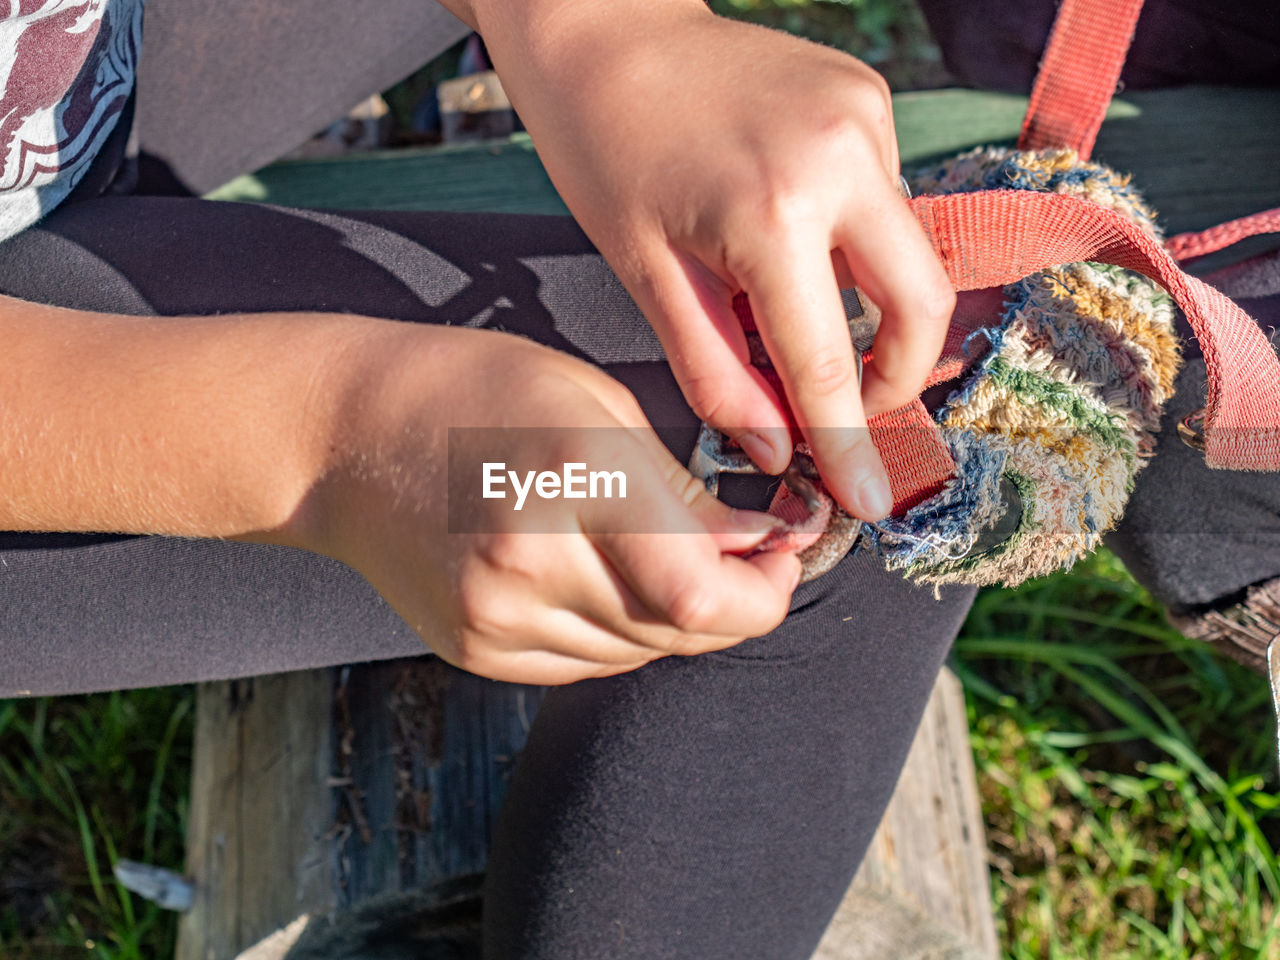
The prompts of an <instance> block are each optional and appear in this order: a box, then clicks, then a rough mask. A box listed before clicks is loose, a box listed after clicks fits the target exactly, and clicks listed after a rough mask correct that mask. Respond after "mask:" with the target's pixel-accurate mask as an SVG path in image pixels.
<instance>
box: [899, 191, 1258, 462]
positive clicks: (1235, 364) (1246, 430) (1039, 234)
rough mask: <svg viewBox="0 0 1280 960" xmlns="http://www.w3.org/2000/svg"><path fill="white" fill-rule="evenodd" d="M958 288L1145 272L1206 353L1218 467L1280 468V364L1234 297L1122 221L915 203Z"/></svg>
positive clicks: (1021, 200)
mask: <svg viewBox="0 0 1280 960" xmlns="http://www.w3.org/2000/svg"><path fill="white" fill-rule="evenodd" d="M909 203H910V206H911V208H912V211H913V212H914V213H915V215H916V217H917V218H918V219H919V221H920V223H921V225H922V226H923V227H924V229H925V233H926V234H927V235H928V236H929V239H930V241H931V242H932V243H933V246H934V249H935V250H936V251H937V253H938V256H939V258H940V259H941V260H942V264H943V266H944V267H945V268H946V271H947V274H948V275H949V276H950V278H951V283H952V286H954V288H955V289H956V290H979V289H985V288H987V287H994V286H1001V285H1004V284H1008V283H1013V282H1014V281H1016V280H1020V279H1021V278H1022V277H1025V276H1027V275H1028V274H1030V273H1034V272H1035V271H1037V270H1042V269H1044V268H1045V267H1048V266H1052V265H1054V264H1059V263H1074V262H1076V261H1079V260H1094V261H1099V262H1102V263H1112V264H1115V265H1116V266H1120V267H1124V268H1125V269H1128V270H1135V271H1137V272H1138V273H1142V274H1145V275H1146V276H1148V277H1150V278H1152V279H1153V280H1155V281H1157V282H1158V283H1160V284H1161V285H1162V286H1163V287H1164V288H1165V289H1166V290H1168V291H1169V293H1170V294H1171V295H1172V296H1173V298H1174V300H1175V301H1176V302H1177V304H1178V306H1179V307H1181V308H1182V311H1183V313H1184V314H1186V317H1187V320H1188V321H1189V322H1190V324H1191V326H1192V328H1193V329H1194V330H1195V334H1196V338H1197V339H1198V340H1199V342H1200V346H1201V348H1202V349H1203V351H1204V359H1205V365H1206V367H1207V371H1208V379H1209V390H1208V394H1209V395H1208V403H1207V405H1206V414H1205V431H1204V436H1205V460H1206V462H1207V463H1208V464H1209V466H1211V467H1221V468H1227V469H1236V470H1280V358H1277V357H1276V354H1275V352H1274V351H1273V350H1272V348H1271V344H1270V343H1269V342H1268V340H1267V338H1266V337H1265V336H1264V335H1263V333H1262V330H1261V329H1260V328H1259V327H1258V325H1257V324H1256V323H1255V322H1254V321H1253V320H1252V319H1251V318H1250V317H1249V315H1248V314H1246V313H1245V312H1244V311H1243V310H1241V309H1240V307H1239V306H1237V305H1236V304H1235V303H1233V302H1232V301H1231V300H1230V299H1229V298H1227V297H1226V296H1224V295H1223V294H1221V293H1220V292H1218V291H1217V290H1214V289H1213V288H1212V287H1210V286H1208V285H1207V284H1205V283H1204V282H1202V281H1200V280H1197V279H1196V278H1195V277H1191V276H1188V275H1187V274H1185V273H1183V272H1182V270H1181V269H1179V267H1178V265H1177V263H1175V262H1174V259H1173V257H1172V256H1170V254H1169V253H1168V251H1166V250H1165V249H1164V247H1163V246H1161V245H1160V243H1159V241H1157V240H1155V239H1154V238H1153V237H1151V236H1150V235H1149V234H1147V233H1145V232H1144V231H1143V230H1142V229H1141V228H1140V227H1138V226H1137V225H1136V224H1135V223H1133V222H1132V221H1131V220H1129V219H1127V218H1126V217H1124V216H1123V215H1121V214H1119V213H1117V212H1115V211H1114V210H1108V209H1105V208H1103V207H1100V206H1098V205H1097V204H1095V203H1092V202H1090V201H1088V200H1084V199H1081V198H1078V197H1070V196H1065V195H1062V194H1046V193H1032V192H1030V191H1023V190H984V191H981V192H978V193H957V194H950V195H947V196H922V197H916V198H915V199H914V200H911V201H909Z"/></svg>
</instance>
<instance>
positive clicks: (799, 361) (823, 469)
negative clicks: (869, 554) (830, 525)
mask: <svg viewBox="0 0 1280 960" xmlns="http://www.w3.org/2000/svg"><path fill="white" fill-rule="evenodd" d="M829 236H830V235H829V233H827V232H824V231H823V230H820V229H818V228H817V227H816V226H814V225H810V226H808V227H807V228H806V229H805V230H804V231H803V232H802V231H800V230H792V232H791V233H790V234H789V235H786V236H783V237H782V238H781V239H780V240H776V241H775V242H774V243H773V244H772V245H770V247H769V255H768V256H767V257H764V258H762V259H760V260H757V261H748V262H747V263H746V264H745V265H743V266H742V267H740V268H739V270H738V273H739V276H740V278H741V282H742V283H743V286H744V287H745V288H746V290H747V294H748V296H749V297H750V298H751V308H752V311H753V312H754V313H755V316H756V323H757V325H758V326H759V328H760V336H761V338H762V339H763V340H764V344H765V348H766V349H767V350H768V351H769V356H770V358H771V359H772V361H773V365H774V367H775V368H776V369H777V371H778V374H779V376H780V377H781V379H782V382H783V385H784V387H785V388H786V392H787V398H788V399H789V400H790V402H791V409H792V410H793V411H794V412H795V416H796V420H797V422H798V423H799V425H800V429H801V430H802V431H803V433H804V436H805V439H806V440H808V442H809V445H810V446H811V447H812V449H813V454H814V461H815V462H816V464H817V467H818V470H819V472H820V473H821V474H822V477H823V480H824V481H826V484H827V486H828V488H829V489H830V490H831V492H832V494H833V495H834V496H835V498H836V499H837V500H838V501H839V502H840V503H841V505H842V506H843V507H844V508H845V509H846V510H848V511H849V512H850V513H852V514H853V515H854V516H857V517H860V518H862V519H864V520H879V519H881V518H882V517H884V516H885V515H886V514H888V512H889V509H890V507H891V506H892V500H891V499H890V496H889V483H888V478H887V477H886V475H885V472H884V467H883V466H882V465H881V463H880V457H879V454H878V453H877V452H876V449H875V446H874V445H873V444H872V443H871V438H870V436H869V434H868V433H867V429H866V426H867V422H866V418H865V416H864V415H863V412H862V396H861V391H860V388H859V385H858V374H857V366H856V364H855V361H854V356H853V344H852V343H851V342H850V339H849V327H848V322H847V321H846V319H845V312H844V306H843V303H842V302H841V299H840V291H839V289H838V287H837V285H836V279H835V274H834V273H833V271H832V265H831V252H830V242H829Z"/></svg>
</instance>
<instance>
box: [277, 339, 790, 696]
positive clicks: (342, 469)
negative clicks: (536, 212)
mask: <svg viewBox="0 0 1280 960" xmlns="http://www.w3.org/2000/svg"><path fill="white" fill-rule="evenodd" d="M358 353H359V357H360V359H359V360H355V361H353V355H352V354H350V353H347V354H343V355H342V361H341V362H342V364H343V365H344V367H347V368H348V369H347V370H346V372H344V373H343V374H342V376H343V377H345V378H347V380H348V382H351V370H350V367H351V366H352V364H353V363H355V366H356V367H358V368H360V370H361V373H360V375H359V376H357V377H356V378H355V382H358V383H362V384H367V385H369V386H368V387H367V389H365V390H362V391H361V395H360V396H358V397H354V398H352V401H351V403H350V408H351V409H352V410H353V411H354V412H353V414H352V415H351V416H349V417H347V418H346V421H345V423H344V425H343V426H342V427H341V428H340V429H339V430H337V431H335V432H336V433H337V436H335V437H334V438H333V439H332V441H331V444H330V445H331V447H332V448H333V449H334V451H335V454H334V456H333V457H332V459H331V463H330V465H329V467H328V470H327V474H328V475H327V477H326V478H325V479H324V480H323V481H322V482H321V483H320V484H318V485H317V487H316V488H315V490H314V492H313V494H312V495H311V496H310V498H309V501H308V502H307V503H306V504H305V505H304V507H303V509H302V510H301V511H299V514H298V519H297V520H296V521H295V524H294V529H293V530H292V531H291V532H290V534H289V535H288V536H285V537H283V538H281V539H283V540H284V542H292V543H294V544H296V545H299V546H304V547H308V548H310V549H313V550H317V551H318V552H321V553H325V554H328V555H330V556H333V557H335V558H337V559H339V560H342V561H344V562H346V563H348V564H350V565H351V566H353V567H355V568H356V569H357V570H359V571H360V572H361V573H362V574H364V576H365V577H366V578H367V579H368V580H369V581H370V582H371V583H372V584H373V585H374V586H375V587H376V588H377V589H378V590H379V592H381V593H382V595H383V596H384V597H385V598H386V599H387V601H388V602H389V603H390V604H391V605H392V606H393V607H394V608H395V609H396V611H397V612H398V613H399V614H400V615H401V616H402V617H403V618H404V619H405V620H406V621H407V622H408V623H409V624H410V625H411V626H413V627H414V629H416V630H417V631H418V632H419V633H420V634H421V636H422V637H423V639H424V640H426V642H427V643H428V644H429V645H430V646H431V647H432V648H433V649H434V650H435V651H436V652H437V653H438V654H440V655H441V656H442V657H444V658H445V659H446V660H448V661H449V662H451V663H454V664H456V665H458V666H460V667H462V668H464V669H466V670H469V671H471V672H473V673H478V674H480V675H482V676H486V677H492V678H494V679H499V680H508V681H516V682H523V683H538V684H555V683H567V682H570V681H573V680H578V679H582V678H585V677H595V676H605V675H608V674H613V673H621V672H624V671H626V670H631V669H634V668H635V667H638V666H641V665H643V664H644V663H647V662H649V661H650V660H653V659H656V658H658V657H662V656H667V655H669V654H695V653H702V652H705V651H708V650H717V649H721V648H723V647H727V646H731V645H733V644H734V643H737V642H738V641H740V640H742V639H744V638H746V637H749V636H759V635H761V634H764V633H767V632H768V631H770V630H772V629H773V628H774V627H776V626H777V625H778V624H779V623H781V622H782V619H783V617H784V616H786V612H787V607H788V602H789V600H790V594H791V591H792V590H793V589H794V587H795V583H796V580H797V579H798V576H799V563H798V561H797V560H796V559H795V558H794V557H792V556H787V555H782V554H762V555H759V556H755V557H753V558H752V559H750V560H743V559H741V558H739V557H738V556H735V555H734V552H743V551H745V550H747V549H749V548H750V547H752V546H755V545H756V544H758V543H759V542H760V541H761V540H762V539H763V538H764V536H765V535H766V533H767V532H768V530H769V528H770V518H768V517H767V516H765V515H762V514H755V513H750V512H746V511H734V510H731V509H730V508H729V507H727V506H725V505H724V504H722V503H720V502H719V501H718V500H716V499H715V498H714V497H711V496H710V495H708V494H707V493H706V491H705V490H704V489H703V487H702V484H701V483H700V482H699V481H697V480H695V479H694V478H693V477H691V476H690V475H689V473H688V472H687V471H686V470H685V469H684V468H683V467H682V466H681V465H680V464H679V463H677V462H676V461H675V459H674V458H672V456H671V455H670V453H668V452H667V450H666V448H665V447H663V446H662V444H661V443H660V442H659V441H658V439H657V437H656V435H654V433H653V432H652V430H651V429H650V428H649V425H648V423H647V421H646V420H645V418H644V415H643V413H642V412H641V410H640V407H639V405H638V404H637V403H636V401H635V399H634V398H633V397H632V396H631V394H630V392H629V391H627V389H626V388H625V387H623V386H622V385H621V384H619V383H617V382H616V381H614V380H613V379H611V378H610V377H608V376H607V375H605V374H604V373H602V372H601V371H599V370H597V369H595V368H594V367H592V366H590V365H588V364H586V363H583V362H581V361H579V360H576V359H573V358H571V357H568V356H566V355H564V354H561V353H558V352H556V351H554V350H551V349H549V348H546V347H541V346H538V345H537V344H534V343H531V342H530V341H527V340H524V339H522V338H519V337H515V336H510V335H507V334H502V333H495V332H491V331H476V330H466V329H457V328H442V327H435V328H427V327H415V326H412V325H407V324H387V325H384V326H380V327H379V328H378V332H377V333H376V334H374V335H373V336H372V337H371V338H369V339H368V340H367V341H366V342H365V343H363V344H362V345H361V347H360V349H359V351H358ZM446 425H447V426H446ZM448 427H473V428H484V429H481V430H477V431H474V432H469V431H455V432H454V435H453V436H454V442H453V445H452V447H451V446H450V440H449V430H448ZM525 428H566V429H563V430H560V429H555V430H551V431H548V430H533V429H525ZM602 428H603V429H602ZM495 451H496V453H497V454H498V455H500V456H501V458H502V460H503V461H505V463H507V464H509V465H510V466H511V467H512V468H518V469H519V471H520V472H521V475H522V476H523V475H524V473H525V471H528V470H539V471H540V470H548V471H551V472H560V471H561V470H562V469H563V466H564V464H565V463H573V462H585V463H587V464H588V465H591V468H592V469H594V468H596V467H599V466H604V467H606V468H607V469H609V470H620V471H622V472H623V473H624V474H625V475H626V478H627V480H626V482H627V496H626V499H616V498H614V499H606V498H604V497H598V498H596V499H579V500H557V501H556V502H555V504H554V506H553V507H549V508H545V509H542V508H543V507H545V505H544V504H531V505H530V506H531V507H538V508H540V512H539V510H535V509H530V508H526V510H525V512H521V513H516V512H513V511H512V501H511V500H510V499H508V500H495V499H485V498H483V497H482V496H481V495H480V494H481V489H480V482H479V473H478V472H477V473H476V474H475V476H476V482H475V483H474V484H472V486H474V487H475V489H474V490H472V489H470V486H468V487H467V488H466V489H460V488H459V487H458V485H457V482H456V481H457V478H456V476H453V475H452V472H453V471H454V470H456V469H457V468H458V466H459V465H460V464H461V463H464V462H465V463H468V464H470V465H472V466H475V465H476V464H477V463H478V462H479V460H480V459H482V458H483V457H484V454H486V453H493V452H495ZM534 499H536V497H535V498H534ZM451 529H452V530H462V531H476V532H449V531H450V530H451ZM672 531H675V532H672Z"/></svg>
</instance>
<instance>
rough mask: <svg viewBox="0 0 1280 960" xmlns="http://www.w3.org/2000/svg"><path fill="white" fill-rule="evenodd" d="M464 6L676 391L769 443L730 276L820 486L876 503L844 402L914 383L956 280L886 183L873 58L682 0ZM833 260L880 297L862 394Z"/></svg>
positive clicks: (932, 353)
mask: <svg viewBox="0 0 1280 960" xmlns="http://www.w3.org/2000/svg"><path fill="white" fill-rule="evenodd" d="M471 6H472V7H473V10H472V11H471V12H473V13H474V14H475V15H476V22H477V23H478V25H479V28H480V30H481V32H482V34H483V35H484V37H485V39H486V41H487V42H488V44H489V49H490V51H491V53H492V54H493V57H494V62H495V64H496V66H497V68H498V71H499V73H500V75H501V76H502V77H503V81H504V84H505V85H506V87H507V90H508V92H509V94H510V95H511V98H512V101H513V103H514V104H515V106H516V109H517V110H518V111H519V112H520V115H521V117H522V118H523V119H524V121H525V123H526V125H527V126H528V129H529V131H530V133H531V135H532V136H533V139H534V142H535V144H536V145H537V148H538V152H539V154H540V156H541V157H542V159H543V161H544V163H545V165H546V167H547V170H548V172H549V173H550V175H551V177H552V179H553V180H554V181H555V184H556V186H557V188H558V189H559V190H560V193H561V195H562V196H563V197H564V199H565V202H566V203H567V204H568V205H569V208H570V210H572V211H573V213H574V215H575V216H576V217H577V219H578V221H579V222H580V223H581V224H582V226H583V228H584V229H585V230H586V232H587V233H588V235H589V236H590V237H591V239H592V240H593V241H594V242H595V243H596V245H597V246H598V247H599V248H600V250H601V252H602V253H603V254H604V256H605V257H606V258H607V259H608V261H609V263H610V264H611V265H612V266H613V268H614V270H615V271H616V272H617V273H618V275H619V276H620V278H621V279H622V281H623V283H625V284H626V286H627V289H628V290H629V291H630V292H631V294H632V296H633V297H635V299H636V301H637V303H638V304H639V305H640V307H641V309H642V310H643V311H644V313H645V315H646V316H647V317H648V318H649V320H650V322H651V323H652V324H653V327H654V329H655V330H656V331H657V333H658V335H659V337H660V338H661V339H662V342H663V345H664V347H665V348H666V352H667V356H668V358H669V360H670V363H671V366H672V369H673V370H674V372H675V374H676V377H677V379H678V380H679V382H680V384H681V387H682V389H683V391H684V394H685V397H686V399H687V400H688V402H689V404H690V405H691V406H692V407H693V409H694V411H695V412H696V413H698V415H699V416H701V417H703V418H704V419H705V420H707V421H709V422H710V423H712V424H713V425H715V426H717V427H719V428H721V429H724V430H726V432H729V433H730V434H731V435H733V436H734V437H735V438H737V439H738V440H739V441H740V442H742V444H743V446H744V447H745V449H746V450H747V451H748V452H749V453H750V454H751V455H752V457H753V458H754V459H755V460H756V461H757V462H758V463H759V464H760V465H761V466H762V467H765V468H766V469H769V470H770V471H772V472H779V471H781V470H782V469H783V468H784V467H785V466H786V464H787V462H788V461H789V459H790V455H791V445H790V442H789V439H788V435H787V432H786V430H785V429H784V428H785V425H786V422H787V421H786V416H785V413H784V409H783V407H782V406H781V404H780V402H779V398H778V397H777V396H776V395H775V394H774V392H773V391H772V390H771V388H770V387H769V386H768V385H767V384H766V383H765V382H764V381H763V380H762V378H761V377H760V376H759V375H758V374H757V373H756V372H755V371H753V370H752V369H751V367H750V366H749V364H748V361H747V348H746V345H745V343H744V339H743V336H742V333H741V331H740V328H739V325H738V323H737V321H736V319H735V317H734V315H733V313H732V311H731V309H730V306H729V304H730V300H731V297H732V295H733V294H734V293H735V292H736V291H739V290H745V291H746V292H747V294H748V295H749V296H750V299H751V303H752V307H753V311H754V313H755V316H756V319H757V322H758V325H759V328H760V332H761V336H762V339H763V341H764V344H765V346H766V348H767V350H768V352H769V355H770V357H771V359H772V362H773V366H774V367H775V368H776V369H777V370H778V372H779V373H780V375H781V379H782V382H783V385H784V387H785V390H786V394H787V400H788V401H789V403H790V406H791V409H792V410H793V411H794V412H795V416H796V418H797V420H798V422H799V425H800V427H801V429H802V430H803V431H804V432H805V434H806V436H807V438H808V439H809V440H810V443H811V445H812V447H813V449H814V454H815V459H816V461H817V465H818V468H819V470H820V471H821V473H822V475H823V478H824V479H825V480H826V481H827V485H828V487H829V489H831V490H832V492H833V493H834V494H835V495H836V497H837V499H838V500H839V501H840V502H841V504H842V505H843V506H844V507H845V508H846V509H848V510H849V511H850V512H851V513H853V514H855V515H856V516H859V517H862V518H864V519H878V518H880V517H881V516H883V515H884V514H886V513H887V512H888V510H889V507H890V503H889V495H888V489H887V484H886V482H885V478H884V471H883V468H882V466H881V464H880V461H879V457H878V455H877V453H876V451H875V449H874V447H873V446H872V444H871V442H870V440H869V438H868V435H867V432H866V430H865V429H861V428H863V427H865V425H866V417H865V413H864V410H865V412H869V413H874V412H878V411H881V410H885V409H891V408H893V407H895V406H898V405H900V404H902V403H905V402H906V401H908V400H910V399H911V398H912V397H913V396H914V395H915V394H917V393H918V392H919V390H920V389H921V387H922V386H923V383H924V380H925V377H926V375H927V373H928V371H929V370H930V368H931V367H932V366H933V364H934V362H935V361H936V359H937V356H938V354H939V352H940V350H941V347H942V342H943V337H944V334H945V331H946V328H947V324H948V322H949V319H950V316H951V311H952V307H953V305H954V294H953V293H952V290H951V286H950V284H949V283H948V281H947V277H946V275H945V273H944V272H943V269H942V267H941V265H940V264H939V263H938V260H937V258H936V256H935V255H934V252H933V250H932V248H931V247H930V245H929V243H928V241H927V240H926V238H925V235H924V232H923V231H922V230H921V228H920V226H919V224H918V223H917V222H916V220H915V218H914V217H913V216H912V215H911V213H910V211H909V209H908V208H907V206H906V204H904V203H903V202H902V199H901V197H900V196H899V194H898V192H897V181H898V155H897V147H896V143H895V138H894V131H893V120H892V115H891V105H890V100H889V95H888V90H887V88H886V86H885V84H884V82H883V80H882V79H881V78H880V77H879V75H878V74H876V73H875V72H874V71H873V70H871V69H870V68H869V67H867V66H866V65H864V64H862V63H860V62H859V61H857V60H855V59H853V58H852V57H849V56H847V55H845V54H843V53H840V52H838V51H835V50H831V49H828V48H825V47H821V46H818V45H816V44H812V43H809V42H807V41H803V40H799V39H796V38H793V37H790V36H787V35H785V34H782V33H778V32H775V31H771V30H766V29H763V28H759V27H755V26H751V25H747V24H742V23H737V22H733V21H729V20H724V19H721V18H718V17H715V16H713V15H711V14H710V13H709V12H708V11H707V10H706V8H705V7H704V6H703V4H702V3H701V2H699V0H610V2H607V3H596V2H594V0H519V2H513V0H474V2H473V3H472V5H471ZM850 274H851V275H852V276H853V277H856V279H857V282H858V285H859V286H860V287H861V288H862V289H863V290H864V291H865V292H866V293H867V294H868V295H869V296H870V297H871V299H872V300H874V301H875V303H876V304H877V305H878V306H879V307H880V308H881V310H882V312H883V320H882V324H881V327H880V332H879V335H878V337H877V339H876V355H875V361H874V363H873V364H871V365H870V366H869V367H868V369H867V372H866V376H865V380H864V385H863V388H862V391H861V393H860V391H859V387H858V381H857V376H856V374H855V366H854V357H853V349H852V346H851V344H850V341H849V334H848V330H847V327H846V324H845V320H844V312H843V309H842V306H841V301H840V297H839V290H840V287H841V286H842V285H844V286H848V285H849V280H850ZM841 278H843V281H844V282H843V284H841V283H840V282H838V281H840V280H841ZM816 428H826V429H820V430H819V429H816Z"/></svg>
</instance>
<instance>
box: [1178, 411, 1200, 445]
mask: <svg viewBox="0 0 1280 960" xmlns="http://www.w3.org/2000/svg"><path fill="white" fill-rule="evenodd" d="M1205 413H1206V408H1204V407H1201V408H1200V409H1199V410H1192V411H1191V412H1190V413H1188V414H1187V415H1186V416H1185V417H1183V418H1182V419H1181V420H1179V421H1178V436H1179V437H1180V438H1181V439H1182V442H1183V443H1185V444H1186V445H1187V446H1188V447H1190V448H1191V449H1192V450H1199V451H1200V452H1201V453H1203V452H1204V417H1205Z"/></svg>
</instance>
